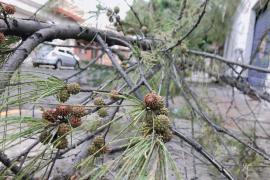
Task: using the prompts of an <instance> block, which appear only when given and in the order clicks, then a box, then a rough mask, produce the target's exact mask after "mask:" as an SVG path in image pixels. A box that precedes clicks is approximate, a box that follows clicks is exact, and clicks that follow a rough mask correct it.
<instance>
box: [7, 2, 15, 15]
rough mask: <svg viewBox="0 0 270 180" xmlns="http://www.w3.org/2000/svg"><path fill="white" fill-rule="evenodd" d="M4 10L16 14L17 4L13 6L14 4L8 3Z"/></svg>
mask: <svg viewBox="0 0 270 180" xmlns="http://www.w3.org/2000/svg"><path fill="white" fill-rule="evenodd" d="M4 11H5V12H6V13H7V14H14V13H15V11H16V10H15V6H13V5H10V4H8V5H5V6H4Z"/></svg>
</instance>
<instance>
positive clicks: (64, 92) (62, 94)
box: [56, 83, 81, 102]
mask: <svg viewBox="0 0 270 180" xmlns="http://www.w3.org/2000/svg"><path fill="white" fill-rule="evenodd" d="M80 90H81V87H80V85H79V84H78V83H70V84H67V85H66V86H65V87H64V88H62V89H61V90H60V91H59V92H58V93H57V95H56V97H57V99H58V101H59V102H66V101H67V100H68V99H69V97H70V95H71V94H78V93H79V92H80Z"/></svg>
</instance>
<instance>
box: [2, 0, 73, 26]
mask: <svg viewBox="0 0 270 180" xmlns="http://www.w3.org/2000/svg"><path fill="white" fill-rule="evenodd" d="M48 1H49V0H1V2H4V3H7V4H12V5H14V6H15V7H16V12H15V14H14V17H18V18H29V17H31V16H32V15H33V14H34V13H35V12H36V11H37V10H38V9H39V8H40V7H42V5H44V4H46V3H47V2H48ZM44 9H45V10H43V11H39V12H38V13H37V15H36V18H37V19H38V20H42V21H47V22H54V23H56V24H57V23H61V24H70V23H75V22H74V21H71V20H70V19H68V18H66V17H64V16H61V15H60V14H56V13H54V12H52V11H46V8H44Z"/></svg>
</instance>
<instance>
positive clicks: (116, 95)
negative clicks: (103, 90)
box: [110, 89, 120, 101]
mask: <svg viewBox="0 0 270 180" xmlns="http://www.w3.org/2000/svg"><path fill="white" fill-rule="evenodd" d="M110 98H111V99H112V100H114V101H117V100H119V99H120V97H119V92H118V91H117V90H115V89H113V90H111V94H110Z"/></svg>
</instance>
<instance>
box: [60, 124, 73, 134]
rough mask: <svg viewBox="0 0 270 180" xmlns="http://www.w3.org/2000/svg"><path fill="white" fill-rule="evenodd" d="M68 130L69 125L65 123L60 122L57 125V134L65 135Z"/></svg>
mask: <svg viewBox="0 0 270 180" xmlns="http://www.w3.org/2000/svg"><path fill="white" fill-rule="evenodd" d="M69 131H70V127H69V125H68V124H66V123H61V124H60V125H59V127H58V130H57V134H58V135H59V136H64V135H67V134H68V132H69Z"/></svg>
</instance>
